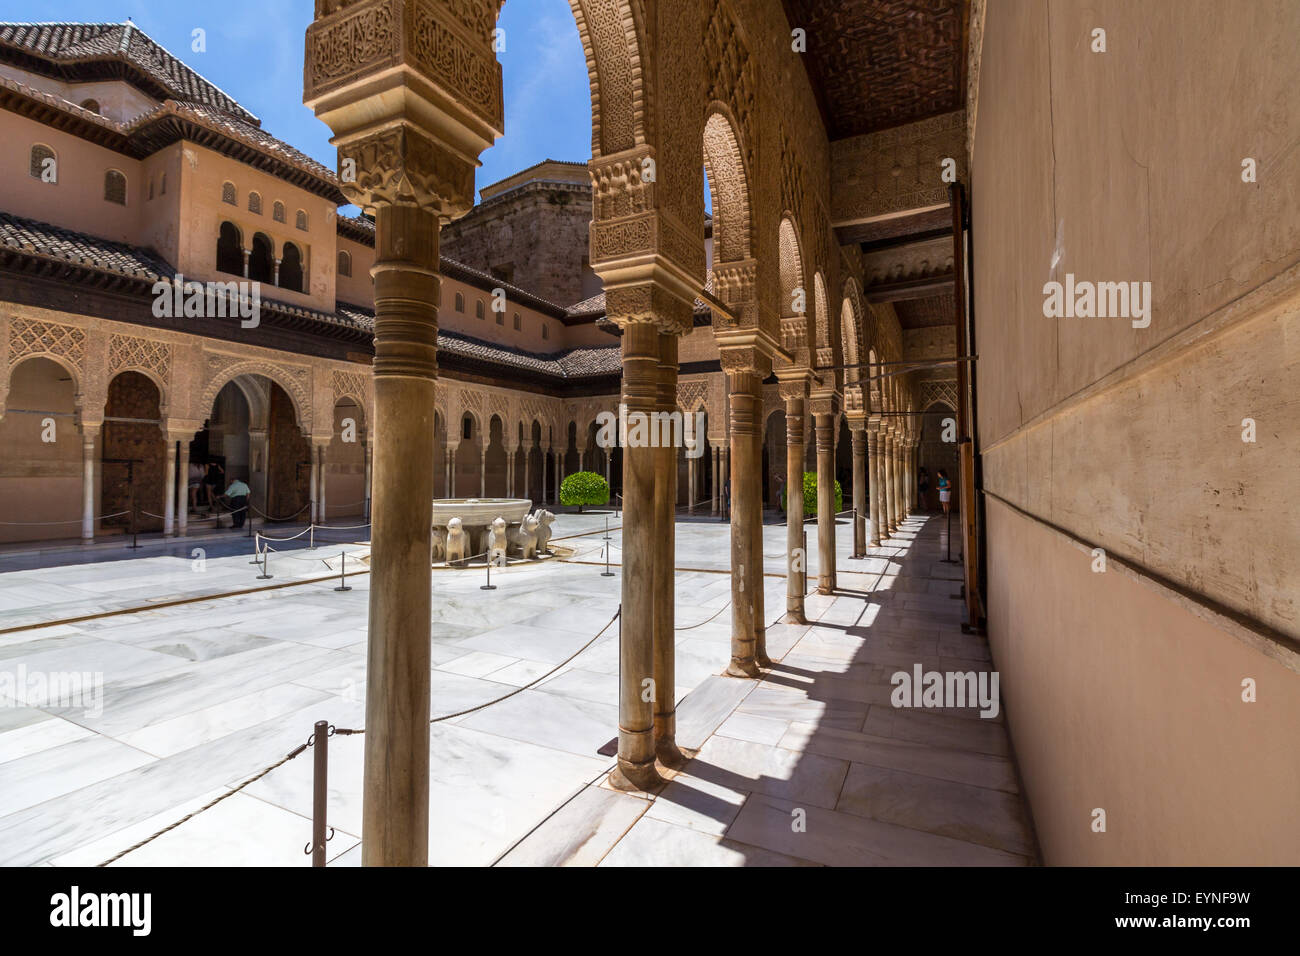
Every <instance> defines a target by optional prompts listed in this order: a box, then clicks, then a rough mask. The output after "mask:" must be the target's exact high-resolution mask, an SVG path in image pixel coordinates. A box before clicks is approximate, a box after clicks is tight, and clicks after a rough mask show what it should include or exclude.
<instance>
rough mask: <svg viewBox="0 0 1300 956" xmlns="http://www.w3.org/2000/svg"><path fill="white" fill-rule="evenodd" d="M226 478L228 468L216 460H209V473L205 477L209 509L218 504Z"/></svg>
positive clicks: (204, 484)
mask: <svg viewBox="0 0 1300 956" xmlns="http://www.w3.org/2000/svg"><path fill="white" fill-rule="evenodd" d="M225 480H226V469H224V468H222V467H221V466H220V465H219V464H217V463H216V462H215V461H210V462H208V473H207V476H206V477H205V478H204V479H203V488H204V491H205V492H206V495H205V496H206V497H207V499H208V505H209V510H212V509H213V508H215V507H216V506H217V497H218V496H219V495H220V494H221V485H222V482H224V481H225Z"/></svg>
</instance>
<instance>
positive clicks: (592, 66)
mask: <svg viewBox="0 0 1300 956" xmlns="http://www.w3.org/2000/svg"><path fill="white" fill-rule="evenodd" d="M569 8H570V9H571V10H572V11H573V19H574V21H575V22H576V23H577V26H578V37H579V39H580V40H581V41H582V51H583V54H584V56H585V57H586V60H587V79H588V81H589V83H590V84H591V155H592V156H609V155H611V154H614V153H618V152H622V151H623V150H628V149H632V148H634V147H636V146H640V145H642V144H644V143H645V142H646V139H647V126H648V124H647V122H646V112H647V109H648V106H649V101H648V97H647V96H646V91H645V85H644V84H645V72H644V61H643V59H642V56H641V50H642V48H643V45H644V44H643V43H642V37H643V36H644V33H645V29H644V24H643V23H642V22H641V15H642V14H641V11H642V9H643V8H642V6H641V5H640V4H634V3H632V2H630V0H569Z"/></svg>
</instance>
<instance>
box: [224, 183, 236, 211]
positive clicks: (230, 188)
mask: <svg viewBox="0 0 1300 956" xmlns="http://www.w3.org/2000/svg"><path fill="white" fill-rule="evenodd" d="M221 201H222V202H224V203H229V204H230V205H232V206H238V205H239V198H238V197H237V196H236V195H235V184H234V183H222V184H221Z"/></svg>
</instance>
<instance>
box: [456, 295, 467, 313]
mask: <svg viewBox="0 0 1300 956" xmlns="http://www.w3.org/2000/svg"><path fill="white" fill-rule="evenodd" d="M456 311H457V312H464V311H465V296H464V294H463V293H460V292H457V293H456Z"/></svg>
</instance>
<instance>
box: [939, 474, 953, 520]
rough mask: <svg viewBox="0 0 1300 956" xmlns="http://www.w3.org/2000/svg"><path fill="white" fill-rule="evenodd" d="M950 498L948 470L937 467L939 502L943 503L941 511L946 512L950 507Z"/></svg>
mask: <svg viewBox="0 0 1300 956" xmlns="http://www.w3.org/2000/svg"><path fill="white" fill-rule="evenodd" d="M951 499H952V484H951V483H950V482H949V481H948V472H946V471H944V470H943V469H942V468H940V469H939V503H940V504H941V505H943V513H944V514H945V515H946V514H947V513H948V508H949V507H950V506H949V504H948V502H949V501H950V500H951Z"/></svg>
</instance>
